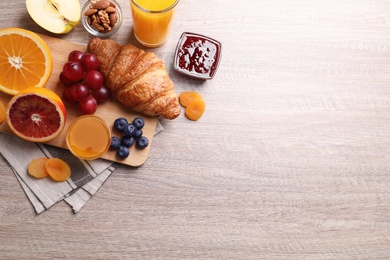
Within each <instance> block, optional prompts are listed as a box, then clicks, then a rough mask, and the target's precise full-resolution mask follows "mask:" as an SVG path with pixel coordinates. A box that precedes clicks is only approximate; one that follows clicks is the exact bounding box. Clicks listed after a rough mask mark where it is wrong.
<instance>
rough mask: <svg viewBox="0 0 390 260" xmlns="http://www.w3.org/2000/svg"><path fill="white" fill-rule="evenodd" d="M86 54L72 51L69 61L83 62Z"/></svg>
mask: <svg viewBox="0 0 390 260" xmlns="http://www.w3.org/2000/svg"><path fill="white" fill-rule="evenodd" d="M83 55H84V53H82V52H81V51H78V50H74V51H71V52H70V53H69V55H68V61H77V62H80V61H81V57H83Z"/></svg>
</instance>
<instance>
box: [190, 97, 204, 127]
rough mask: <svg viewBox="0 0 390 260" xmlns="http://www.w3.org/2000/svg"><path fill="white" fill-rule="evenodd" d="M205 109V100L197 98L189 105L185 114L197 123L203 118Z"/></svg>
mask: <svg viewBox="0 0 390 260" xmlns="http://www.w3.org/2000/svg"><path fill="white" fill-rule="evenodd" d="M205 109H206V103H205V102H204V100H203V98H196V99H194V100H192V101H191V103H189V104H188V106H187V107H186V111H185V114H186V116H187V118H188V119H190V120H193V121H197V120H198V119H199V118H201V116H202V115H203V112H204V110H205Z"/></svg>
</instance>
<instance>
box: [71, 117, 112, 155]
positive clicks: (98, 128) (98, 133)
mask: <svg viewBox="0 0 390 260" xmlns="http://www.w3.org/2000/svg"><path fill="white" fill-rule="evenodd" d="M66 143H67V145H68V148H69V150H70V152H71V153H73V154H74V155H75V156H77V157H79V158H81V159H86V160H93V159H96V158H99V157H100V156H102V155H103V154H104V153H105V152H106V151H107V150H108V148H109V147H110V144H111V131H110V128H109V127H108V126H107V124H106V123H105V122H104V121H103V120H102V119H100V118H98V117H96V116H90V115H85V116H81V117H78V118H76V119H75V120H74V121H73V122H72V123H71V124H70V126H69V127H68V130H67V132H66Z"/></svg>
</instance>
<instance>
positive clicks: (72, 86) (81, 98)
mask: <svg viewBox="0 0 390 260" xmlns="http://www.w3.org/2000/svg"><path fill="white" fill-rule="evenodd" d="M98 68H99V59H98V58H97V57H96V55H95V54H93V53H88V52H86V53H83V52H81V51H78V50H74V51H72V52H70V53H69V55H68V61H67V62H66V63H65V64H64V67H63V70H62V72H61V73H60V81H61V82H62V84H64V86H65V87H66V88H65V90H64V92H63V98H64V100H65V101H66V102H68V103H77V104H78V108H79V110H80V111H81V113H82V114H93V113H95V112H96V109H97V105H98V103H103V102H106V101H107V100H108V99H109V98H110V95H111V93H110V90H109V89H108V88H107V86H105V85H104V78H103V75H102V74H101V73H100V71H98Z"/></svg>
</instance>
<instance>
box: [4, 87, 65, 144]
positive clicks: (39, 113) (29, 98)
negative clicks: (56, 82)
mask: <svg viewBox="0 0 390 260" xmlns="http://www.w3.org/2000/svg"><path fill="white" fill-rule="evenodd" d="M6 110H7V117H6V120H7V123H8V126H9V128H10V129H11V130H12V132H13V133H14V134H15V135H17V136H19V137H20V138H22V139H24V140H27V141H30V142H47V141H50V140H52V139H54V138H55V137H57V136H58V135H59V134H60V133H61V132H62V130H63V129H64V126H65V121H66V108H65V105H64V103H63V102H62V100H61V98H60V97H59V96H58V95H57V94H56V93H54V92H53V91H51V90H49V89H46V88H28V89H25V90H22V91H20V92H19V93H18V94H16V95H15V96H13V97H12V99H11V100H10V101H9V103H8V106H7V109H6Z"/></svg>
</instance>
